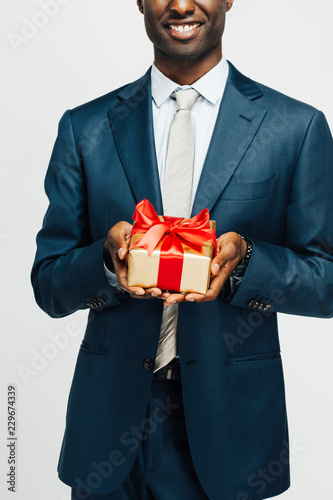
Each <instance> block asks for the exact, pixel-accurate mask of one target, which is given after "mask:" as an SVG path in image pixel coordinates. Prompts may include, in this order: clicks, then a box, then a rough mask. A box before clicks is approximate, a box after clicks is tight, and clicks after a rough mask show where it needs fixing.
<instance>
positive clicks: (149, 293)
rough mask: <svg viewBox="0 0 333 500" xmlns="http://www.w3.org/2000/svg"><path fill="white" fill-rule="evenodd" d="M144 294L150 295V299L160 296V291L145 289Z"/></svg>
mask: <svg viewBox="0 0 333 500" xmlns="http://www.w3.org/2000/svg"><path fill="white" fill-rule="evenodd" d="M145 292H146V295H151V297H159V296H160V295H162V290H160V289H159V288H157V287H153V288H147V289H146V290H145Z"/></svg>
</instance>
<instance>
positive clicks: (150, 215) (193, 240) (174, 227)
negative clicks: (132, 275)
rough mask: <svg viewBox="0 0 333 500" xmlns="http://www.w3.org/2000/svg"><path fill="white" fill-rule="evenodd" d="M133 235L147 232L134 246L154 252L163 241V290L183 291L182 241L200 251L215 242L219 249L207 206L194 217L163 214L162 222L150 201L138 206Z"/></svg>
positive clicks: (159, 282) (160, 283) (160, 275)
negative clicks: (203, 246)
mask: <svg viewBox="0 0 333 500" xmlns="http://www.w3.org/2000/svg"><path fill="white" fill-rule="evenodd" d="M132 218H133V220H134V221H135V223H134V225H133V229H132V236H133V235H134V234H136V233H145V234H144V236H143V237H142V238H140V240H139V241H137V242H136V243H134V245H132V246H131V248H144V249H145V250H147V252H148V255H151V254H152V253H153V251H154V250H155V248H156V247H157V246H158V244H159V243H160V242H161V241H162V245H161V253H160V264H159V271H158V279H157V287H158V288H160V289H161V290H173V291H179V290H180V283H181V278H182V272H183V262H184V248H183V244H182V243H184V244H185V245H187V246H189V247H191V248H192V249H194V250H197V251H199V252H200V250H201V247H202V245H203V244H204V243H206V242H208V243H212V244H213V245H214V248H215V252H216V235H215V231H214V230H212V229H210V225H209V212H208V210H207V209H206V208H204V209H203V210H201V212H200V213H199V214H198V215H196V216H195V217H192V218H191V219H180V218H177V217H169V216H164V217H163V219H164V221H161V220H160V218H159V217H158V215H157V213H156V212H155V210H154V207H153V206H152V204H151V203H150V202H149V201H148V200H142V201H140V203H138V204H137V205H136V208H135V211H134V214H133V217H132Z"/></svg>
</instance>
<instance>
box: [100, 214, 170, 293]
mask: <svg viewBox="0 0 333 500" xmlns="http://www.w3.org/2000/svg"><path fill="white" fill-rule="evenodd" d="M131 231H132V226H131V224H129V223H128V222H126V221H120V222H118V223H117V224H115V225H114V226H113V227H112V228H111V229H110V231H109V233H108V237H107V239H106V240H105V243H104V262H105V265H106V267H107V268H108V269H109V270H110V271H112V272H114V273H115V274H116V276H117V280H118V284H119V286H120V287H121V288H122V289H123V290H125V291H126V292H128V293H129V294H130V295H131V296H132V297H134V298H137V299H139V298H141V299H151V298H154V297H160V298H164V297H162V290H160V289H159V288H149V289H147V290H145V289H144V288H141V287H138V286H132V287H129V286H128V285H127V274H128V250H129V243H130V238H131ZM167 295H169V294H167Z"/></svg>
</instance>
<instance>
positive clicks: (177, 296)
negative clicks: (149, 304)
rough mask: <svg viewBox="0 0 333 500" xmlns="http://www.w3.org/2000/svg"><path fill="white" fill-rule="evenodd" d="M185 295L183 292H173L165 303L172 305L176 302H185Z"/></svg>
mask: <svg viewBox="0 0 333 500" xmlns="http://www.w3.org/2000/svg"><path fill="white" fill-rule="evenodd" d="M184 298H185V295H184V294H183V293H171V294H170V295H169V297H167V298H166V299H165V302H164V305H165V306H171V305H172V304H175V303H176V302H183V300H184Z"/></svg>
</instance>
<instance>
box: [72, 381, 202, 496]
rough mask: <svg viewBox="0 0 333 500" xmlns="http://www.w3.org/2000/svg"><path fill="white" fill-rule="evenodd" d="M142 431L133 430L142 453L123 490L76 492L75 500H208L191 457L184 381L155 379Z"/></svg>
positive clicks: (139, 453)
mask: <svg viewBox="0 0 333 500" xmlns="http://www.w3.org/2000/svg"><path fill="white" fill-rule="evenodd" d="M142 427H143V432H142V430H141V429H132V433H133V435H135V436H137V439H138V440H139V442H137V444H138V445H139V451H138V456H137V458H136V460H135V462H134V466H133V468H132V470H131V473H130V475H129V476H128V477H127V479H126V480H125V482H124V483H123V484H122V485H121V487H120V488H119V489H117V490H116V491H114V492H113V493H110V494H109V495H94V494H93V492H92V494H91V495H89V494H88V495H87V492H83V491H80V490H78V489H72V497H71V498H72V500H184V499H191V500H208V497H207V495H206V494H205V492H204V491H203V489H202V486H201V485H200V483H199V480H198V477H197V474H196V472H195V469H194V466H193V462H192V458H191V454H190V448H189V443H188V439H187V433H186V425H185V416H184V409H183V399H182V389H181V381H180V380H175V379H172V380H166V379H162V378H157V377H155V376H154V377H153V382H152V388H151V393H150V400H149V405H148V410H147V415H146V419H145V421H144V423H143V425H142ZM133 443H135V438H134V439H133ZM136 449H137V448H136Z"/></svg>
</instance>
